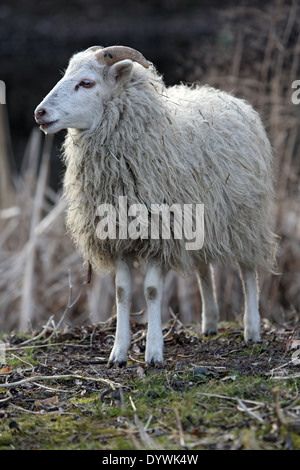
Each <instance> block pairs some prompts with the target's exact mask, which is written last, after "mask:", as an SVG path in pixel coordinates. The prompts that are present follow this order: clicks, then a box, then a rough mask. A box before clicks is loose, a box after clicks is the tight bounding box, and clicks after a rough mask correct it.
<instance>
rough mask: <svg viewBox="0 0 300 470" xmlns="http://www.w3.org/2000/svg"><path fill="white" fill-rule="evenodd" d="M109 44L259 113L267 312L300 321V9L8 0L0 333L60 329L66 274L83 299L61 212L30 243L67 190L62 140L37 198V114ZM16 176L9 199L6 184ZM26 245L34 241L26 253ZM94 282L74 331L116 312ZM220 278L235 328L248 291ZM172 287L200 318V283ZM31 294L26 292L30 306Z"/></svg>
mask: <svg viewBox="0 0 300 470" xmlns="http://www.w3.org/2000/svg"><path fill="white" fill-rule="evenodd" d="M114 44H120V45H127V46H131V47H133V48H136V49H138V50H140V51H141V52H142V53H143V55H144V56H145V57H146V58H147V59H148V60H150V61H152V62H153V63H154V64H155V65H156V67H157V69H158V70H159V72H160V73H162V74H163V76H164V79H165V82H166V84H167V85H172V84H174V83H179V82H181V81H183V82H188V83H191V82H194V81H198V82H200V83H201V84H206V83H207V84H209V85H211V86H214V87H217V88H221V89H223V90H225V91H229V92H232V93H233V94H235V95H236V96H238V97H239V98H244V99H246V100H248V101H249V102H250V103H251V104H252V106H253V107H254V108H255V109H256V110H257V111H258V112H259V114H260V115H261V117H262V120H263V123H264V125H265V127H266V130H267V133H268V135H269V138H270V141H271V144H272V146H273V149H274V187H275V196H276V203H275V205H274V216H273V220H274V230H275V232H276V233H277V234H278V235H279V236H280V237H281V241H280V251H279V266H278V271H279V273H280V274H279V275H278V276H270V275H268V274H267V273H261V275H260V290H261V314H262V316H263V317H266V318H272V319H275V320H276V321H277V322H279V323H280V322H283V321H286V320H287V319H289V318H295V316H296V317H297V315H298V317H297V318H299V314H300V313H299V312H300V288H299V286H300V243H299V241H300V222H299V221H300V197H299V195H300V105H295V104H293V103H292V100H291V96H292V92H293V90H292V88H291V87H292V83H293V81H294V80H297V79H298V80H299V79H300V0H273V1H268V0H267V1H264V2H261V1H250V0H240V1H228V0H225V1H221V0H212V1H208V0H184V1H180V0H150V1H147V0H127V1H120V0H84V1H83V0H74V1H71V2H70V1H68V2H67V1H62V0H60V1H57V0H54V1H53V0H52V1H50V0H43V1H33V0H27V1H25V0H20V1H14V0H11V1H7V0H4V1H3V0H2V1H1V3H0V80H3V81H4V82H5V84H6V91H7V97H6V103H7V105H6V106H5V105H1V106H0V111H3V110H4V109H5V111H6V110H7V114H8V123H9V129H7V127H6V117H5V119H4V120H3V122H4V124H3V125H2V127H1V115H0V131H1V129H3V131H2V135H3V134H5V136H6V137H7V136H9V140H10V141H11V143H10V148H11V152H2V153H1V150H0V158H1V160H0V163H1V162H2V168H4V169H5V168H7V167H8V166H10V171H7V172H6V171H3V169H2V170H1V172H0V190H1V191H0V208H1V209H2V207H3V208H7V207H10V206H14V207H15V208H17V216H10V217H9V218H8V219H7V220H6V219H5V220H3V221H1V220H0V248H1V249H0V326H1V327H3V328H5V329H10V328H12V327H15V326H16V325H18V324H19V325H20V324H21V323H22V321H23V324H26V325H27V315H28V314H30V315H31V318H30V321H31V322H32V324H34V323H36V324H41V323H42V322H43V321H47V320H48V318H49V316H50V315H51V314H54V315H55V318H57V319H60V318H61V315H62V312H64V311H65V308H66V305H67V303H68V296H69V279H68V274H67V273H68V270H70V271H71V272H72V279H73V282H74V292H78V290H80V285H81V284H82V277H83V276H84V273H85V271H84V270H83V267H82V260H81V259H80V258H79V257H77V254H76V252H75V249H74V246H73V244H72V243H71V241H70V238H69V237H68V236H67V235H66V233H65V228H64V218H63V214H61V215H60V216H57V217H56V218H55V219H54V220H53V223H52V224H51V225H50V226H49V227H48V229H47V230H45V231H44V232H43V233H42V235H40V236H39V238H38V239H37V240H33V241H32V238H34V237H33V234H34V230H33V228H34V227H33V226H34V223H38V222H40V221H42V222H43V221H44V218H46V217H47V216H48V215H49V214H50V215H51V214H53V213H55V210H56V204H57V202H58V200H59V198H60V192H59V191H58V192H56V191H52V189H55V190H56V189H59V188H60V186H61V180H62V176H63V174H64V168H63V164H62V162H61V159H60V147H61V143H62V139H63V138H64V135H65V131H61V132H59V133H58V134H57V135H55V137H54V141H53V143H52V140H51V141H50V143H52V144H53V145H52V147H51V154H52V155H51V156H52V158H51V159H50V173H49V174H48V166H47V178H49V180H47V184H45V188H44V189H45V194H44V197H43V198H42V200H38V196H39V195H40V192H39V188H40V187H41V183H42V182H43V172H42V171H39V168H41V169H42V170H43V168H45V161H47V165H48V162H49V160H47V158H46V157H45V155H46V154H47V151H46V150H47V149H48V148H49V146H48V147H47V141H48V144H49V136H48V138H46V139H45V138H44V135H43V134H42V132H41V131H39V130H38V128H37V126H36V125H35V122H34V119H33V113H34V109H35V107H36V106H37V105H38V104H39V103H40V102H41V100H42V99H43V97H44V96H45V95H46V94H47V93H48V92H49V91H50V90H51V89H52V87H53V86H54V85H55V84H56V83H57V81H58V80H59V79H60V78H61V76H62V73H63V71H64V69H65V68H66V67H67V64H68V60H69V58H70V57H71V56H72V55H73V54H74V53H75V52H77V51H79V50H83V49H85V48H87V47H89V46H92V45H102V46H109V45H114ZM2 115H3V113H2ZM2 117H3V116H2ZM4 140H5V139H4ZM0 143H1V134H0ZM45 149H46V150H45ZM44 150H45V151H44ZM43 152H44V153H43ZM39 162H41V163H40V167H39ZM43 162H44V167H43ZM16 174H17V175H18V177H14V178H12V179H13V181H14V182H15V183H16V184H15V186H14V187H13V188H11V193H12V195H9V196H10V197H8V195H7V193H8V191H7V189H6V188H7V180H9V179H11V176H12V175H13V176H14V175H16ZM1 177H2V178H1ZM48 182H50V184H51V187H52V189H51V188H49V187H48ZM49 189H51V191H49ZM37 201H39V204H40V206H39V205H38V204H37ZM36 207H40V214H39V216H40V217H39V218H37V220H36ZM1 240H2V241H3V240H5V242H2V245H1ZM28 242H32V243H34V252H33V253H31V254H30V253H29V255H28V251H27V248H28V245H30V243H28ZM30 256H31V258H30ZM32 259H33V260H34V263H33V264H32V269H31V271H30V275H28V273H27V271H26V268H28V266H29V264H30V261H31V260H32ZM93 279H94V281H93V282H94V284H93V285H92V286H89V288H88V289H84V290H83V292H82V295H81V298H80V302H78V303H77V304H76V306H75V307H74V308H73V311H72V314H73V319H74V321H77V322H80V321H86V316H87V314H90V312H91V318H93V319H96V321H98V320H99V318H102V319H103V318H104V317H105V315H106V316H107V315H110V314H111V312H112V305H113V302H114V292H113V287H112V286H113V284H112V282H109V283H108V284H105V283H104V282H105V281H103V280H101V279H100V280H99V283H98V280H97V278H96V276H94V277H93ZM140 279H142V278H140ZM216 279H217V293H218V298H219V305H220V306H221V310H220V314H221V318H222V319H230V318H240V317H239V315H241V312H242V302H243V301H242V296H241V291H242V289H241V285H240V281H239V279H238V276H237V273H236V271H235V270H234V269H232V270H231V269H230V268H229V267H227V266H225V267H222V269H220V270H218V271H217V272H216ZM171 281H172V282H170V283H169V284H167V285H166V293H167V294H168V295H167V296H166V297H167V300H170V304H171V305H172V308H173V311H174V312H175V313H177V312H179V313H180V315H182V318H185V319H188V318H191V317H192V315H194V312H198V313H197V314H198V318H199V315H200V311H201V299H200V297H199V292H198V288H197V284H196V281H195V279H194V278H193V279H191V280H187V284H186V286H185V288H184V289H183V288H182V286H181V287H180V288H179V284H178V283H177V282H179V281H177V280H176V279H175V280H174V278H173V279H171ZM24 286H25V287H24ZM26 289H27V290H26ZM179 291H180V292H181V293H180V292H179ZM24 292H25V293H26V292H29V293H30V296H28V299H29V300H30V303H28V307H27V304H26V302H25V301H24V299H25V298H26V296H25V295H24ZM99 293H100V294H99ZM98 295H100V297H101V298H98ZM133 297H134V303H133V308H134V309H135V311H138V310H139V309H140V308H142V307H141V305H143V302H144V299H143V295H142V288H141V287H139V286H138V288H137V291H136V293H135V295H134V296H133ZM91 299H92V300H91ZM166 305H167V304H166ZM24 312H25V313H24ZM28 312H29V313H28ZM30 312H32V313H30ZM93 312H94V313H95V314H94V313H93ZM197 314H196V316H197ZM188 321H189V320H188Z"/></svg>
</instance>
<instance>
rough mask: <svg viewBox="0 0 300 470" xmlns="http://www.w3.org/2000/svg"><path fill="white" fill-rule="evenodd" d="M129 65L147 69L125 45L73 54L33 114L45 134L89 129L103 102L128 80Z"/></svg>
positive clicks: (139, 56)
mask: <svg viewBox="0 0 300 470" xmlns="http://www.w3.org/2000/svg"><path fill="white" fill-rule="evenodd" d="M133 62H137V63H139V64H141V65H142V66H143V67H145V68H148V67H149V64H148V62H147V61H146V59H145V58H144V57H143V56H142V54H141V53H140V52H138V51H136V50H135V49H132V48H130V47H125V46H113V47H107V48H104V49H103V48H102V47H100V46H93V47H90V48H89V49H87V50H85V51H83V52H79V53H77V54H75V55H74V56H73V57H72V59H71V60H70V63H69V66H68V68H67V70H66V72H65V75H64V76H63V78H62V79H61V80H60V81H59V82H58V83H57V84H56V85H55V87H54V88H53V89H52V90H51V91H50V93H49V94H48V95H47V96H46V97H45V98H44V100H43V101H42V102H41V103H40V104H39V106H38V107H37V108H36V110H35V112H34V116H35V120H36V122H37V124H38V125H39V126H40V128H41V129H42V130H43V131H44V132H47V133H55V132H58V131H59V130H61V129H66V128H75V129H83V130H84V129H91V130H92V128H93V126H94V124H95V120H96V121H99V120H101V114H102V111H103V103H104V102H107V101H108V100H110V99H111V97H112V94H113V93H116V92H117V90H118V89H121V87H123V86H124V85H125V84H126V82H128V81H129V79H130V77H131V74H132V69H133Z"/></svg>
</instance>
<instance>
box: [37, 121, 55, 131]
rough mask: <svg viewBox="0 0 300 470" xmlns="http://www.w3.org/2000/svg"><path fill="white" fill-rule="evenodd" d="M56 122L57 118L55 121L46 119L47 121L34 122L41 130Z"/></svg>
mask: <svg viewBox="0 0 300 470" xmlns="http://www.w3.org/2000/svg"><path fill="white" fill-rule="evenodd" d="M56 122H57V119H56V120H55V121H48V122H43V121H36V123H37V124H38V125H39V126H40V129H42V130H43V131H44V130H45V129H48V128H49V127H50V126H52V125H53V124H55V123H56Z"/></svg>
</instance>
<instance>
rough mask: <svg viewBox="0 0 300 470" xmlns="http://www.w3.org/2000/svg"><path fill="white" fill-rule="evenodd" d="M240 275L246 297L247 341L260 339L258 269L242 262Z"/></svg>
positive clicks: (245, 321)
mask: <svg viewBox="0 0 300 470" xmlns="http://www.w3.org/2000/svg"><path fill="white" fill-rule="evenodd" d="M239 267H240V276H241V281H242V284H243V290H244V297H245V312H244V338H245V341H253V342H258V341H260V331H259V327H260V316H259V311H258V283H257V272H256V270H254V269H252V268H249V267H248V266H245V265H243V264H240V266H239Z"/></svg>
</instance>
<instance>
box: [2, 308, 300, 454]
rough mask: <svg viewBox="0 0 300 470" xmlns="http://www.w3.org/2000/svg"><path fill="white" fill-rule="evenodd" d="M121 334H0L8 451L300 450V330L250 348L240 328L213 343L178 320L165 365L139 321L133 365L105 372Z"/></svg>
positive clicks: (167, 337) (269, 329)
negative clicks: (152, 356)
mask: <svg viewBox="0 0 300 470" xmlns="http://www.w3.org/2000/svg"><path fill="white" fill-rule="evenodd" d="M114 328H115V317H112V318H111V319H110V320H108V321H106V322H103V323H101V324H97V325H93V326H89V327H76V328H68V329H66V330H65V331H63V332H62V331H59V330H56V329H53V324H51V322H49V323H48V325H47V327H45V328H44V329H43V331H42V332H41V333H40V334H39V335H38V336H35V337H31V338H26V339H24V338H22V337H21V336H18V335H5V337H3V340H4V341H5V342H6V366H5V367H3V368H2V369H1V370H0V416H1V425H0V449H2V450H4V449H10V448H14V449H54V448H56V449H101V450H105V449H106V450H107V449H110V450H116V449H119V450H120V449H129V448H130V449H133V450H135V449H136V450H141V449H142V450H162V449H163V450H168V449H169V450H172V449H173V450H174V449H177V450H191V451H197V450H201V449H227V450H228V449H232V450H235V449H252V450H255V449H270V450H271V449H295V450H296V449H300V407H299V404H300V402H299V389H298V385H299V377H300V373H299V364H300V356H299V352H300V335H299V324H298V325H292V324H290V325H285V327H280V328H278V327H274V326H272V325H270V324H269V322H267V321H265V322H264V326H263V337H262V343H261V344H259V345H248V346H246V345H245V344H244V340H243V337H242V333H241V329H240V327H239V325H233V324H228V323H223V324H222V325H221V328H220V333H219V334H218V335H216V336H215V337H213V338H211V339H209V340H208V339H206V338H203V337H202V336H201V335H200V334H199V332H198V330H197V328H195V326H192V325H183V324H182V323H181V322H180V321H179V320H178V318H176V317H175V318H174V319H173V320H172V321H171V322H170V323H169V324H168V325H166V327H165V329H164V341H165V364H164V367H161V368H158V367H149V366H148V367H145V364H144V362H143V353H144V349H145V325H139V324H137V323H136V322H135V321H133V322H132V329H133V338H132V347H131V350H130V355H129V356H130V357H129V361H128V364H127V366H126V367H122V368H118V367H111V368H108V367H107V358H108V356H109V351H110V348H111V343H112V335H113V332H114ZM50 338H51V339H50ZM71 423H73V424H71Z"/></svg>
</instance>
